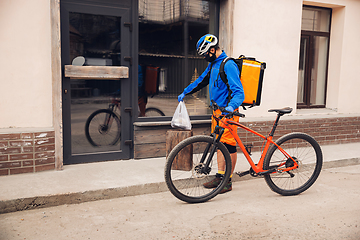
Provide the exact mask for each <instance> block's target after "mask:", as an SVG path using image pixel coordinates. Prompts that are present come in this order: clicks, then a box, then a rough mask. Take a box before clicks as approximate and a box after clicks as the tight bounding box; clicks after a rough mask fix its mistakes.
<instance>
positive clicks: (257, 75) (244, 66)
mask: <svg viewBox="0 0 360 240" xmlns="http://www.w3.org/2000/svg"><path fill="white" fill-rule="evenodd" d="M228 60H233V61H234V62H235V63H236V64H237V65H238V67H239V72H240V81H241V84H242V86H243V88H244V94H245V100H244V102H243V103H242V104H241V106H243V107H244V109H245V106H249V107H254V106H259V105H260V100H261V90H262V84H263V78H264V70H265V68H266V63H264V62H259V61H257V60H256V59H255V58H252V57H245V56H244V55H241V56H240V57H239V58H237V59H234V58H230V57H227V58H225V59H224V60H223V62H222V63H221V65H220V70H219V74H220V77H221V79H222V80H223V82H224V83H225V84H226V86H227V87H228V89H229V92H231V91H230V86H229V84H228V80H227V77H226V74H225V71H224V65H225V63H226V62H227V61H228Z"/></svg>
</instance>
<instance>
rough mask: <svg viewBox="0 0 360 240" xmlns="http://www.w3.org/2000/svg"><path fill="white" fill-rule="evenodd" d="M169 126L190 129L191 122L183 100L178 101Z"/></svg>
mask: <svg viewBox="0 0 360 240" xmlns="http://www.w3.org/2000/svg"><path fill="white" fill-rule="evenodd" d="M171 127H173V128H182V129H184V130H191V122H190V118H189V114H188V112H187V109H186V106H185V103H184V101H181V102H179V105H178V106H177V108H176V110H175V113H174V116H173V118H172V120H171Z"/></svg>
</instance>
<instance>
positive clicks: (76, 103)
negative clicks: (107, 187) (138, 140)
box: [61, 3, 131, 164]
mask: <svg viewBox="0 0 360 240" xmlns="http://www.w3.org/2000/svg"><path fill="white" fill-rule="evenodd" d="M128 18H129V15H128V10H127V9H122V8H118V9H117V8H107V7H98V6H96V7H95V6H94V7H92V6H89V5H81V4H72V3H63V4H62V6H61V20H62V21H61V23H62V63H63V65H76V66H127V67H130V65H129V61H125V60H124V57H125V56H126V57H129V56H130V40H129V39H130V31H129V28H128V27H126V24H127V23H128V22H129V19H128ZM64 76H65V74H64V72H63V126H64V129H63V133H64V164H71V163H83V162H93V161H103V160H115V159H128V158H129V157H130V151H131V149H130V148H131V144H128V143H129V141H130V142H131V140H130V137H131V133H130V126H131V124H130V121H131V119H130V117H131V112H126V111H125V109H129V107H128V106H130V104H131V103H130V102H131V101H130V92H129V91H128V89H130V87H131V86H130V79H129V78H127V79H121V80H102V79H99V78H95V79H88V78H86V79H70V78H67V77H64ZM100 78H101V76H100ZM130 109H131V108H130Z"/></svg>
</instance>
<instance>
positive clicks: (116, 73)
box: [65, 65, 129, 80]
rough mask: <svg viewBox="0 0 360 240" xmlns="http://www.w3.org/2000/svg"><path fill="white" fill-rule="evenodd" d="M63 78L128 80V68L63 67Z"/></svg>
mask: <svg viewBox="0 0 360 240" xmlns="http://www.w3.org/2000/svg"><path fill="white" fill-rule="evenodd" d="M65 77H69V78H71V79H87V80H91V79H95V80H99V79H100V80H101V79H103V80H120V79H122V78H129V68H128V67H121V66H120V67H115V66H74V65H66V66H65Z"/></svg>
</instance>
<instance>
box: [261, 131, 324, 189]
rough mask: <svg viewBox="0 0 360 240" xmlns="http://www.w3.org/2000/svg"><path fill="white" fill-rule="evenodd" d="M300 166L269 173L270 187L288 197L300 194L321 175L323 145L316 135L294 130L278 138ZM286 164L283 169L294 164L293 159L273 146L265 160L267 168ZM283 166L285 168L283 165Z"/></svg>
mask: <svg viewBox="0 0 360 240" xmlns="http://www.w3.org/2000/svg"><path fill="white" fill-rule="evenodd" d="M276 144H278V145H279V146H280V147H281V148H282V149H283V150H285V152H287V153H288V154H289V155H290V156H291V157H292V158H293V159H294V160H295V161H296V162H297V163H298V165H299V167H298V168H296V169H294V170H291V171H288V172H276V173H272V174H268V175H265V181H266V183H267V184H268V186H269V187H270V188H271V190H273V191H274V192H276V193H279V194H281V195H284V196H291V195H297V194H300V193H302V192H304V191H305V190H307V189H308V188H309V187H311V185H313V184H314V182H315V181H316V179H317V178H318V176H319V174H320V171H321V167H322V162H323V155H322V151H321V148H320V145H319V144H318V143H317V142H316V140H315V139H314V138H312V137H311V136H309V135H307V134H305V133H290V134H287V135H285V136H283V137H281V138H279V139H278V140H277V141H276ZM282 163H285V164H284V165H283V168H287V167H292V166H294V165H293V164H294V162H293V160H291V159H290V158H289V159H287V158H286V156H285V155H284V154H283V153H282V152H281V151H280V150H279V149H278V148H277V146H275V145H273V146H272V147H271V148H270V149H269V151H268V153H267V154H266V157H265V160H264V169H271V168H272V167H275V166H278V165H279V164H282ZM280 169H281V168H280Z"/></svg>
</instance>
